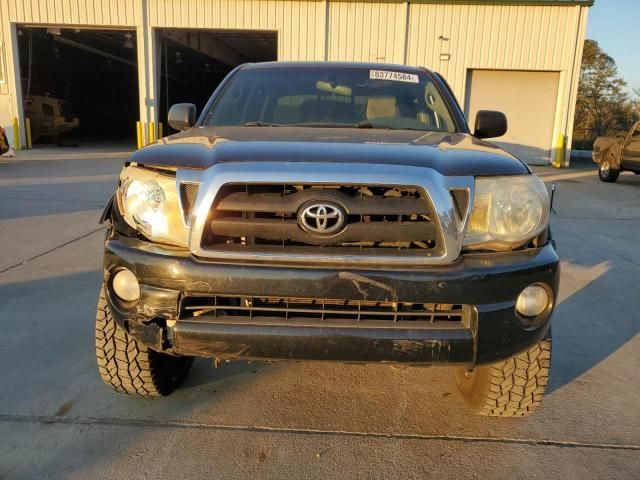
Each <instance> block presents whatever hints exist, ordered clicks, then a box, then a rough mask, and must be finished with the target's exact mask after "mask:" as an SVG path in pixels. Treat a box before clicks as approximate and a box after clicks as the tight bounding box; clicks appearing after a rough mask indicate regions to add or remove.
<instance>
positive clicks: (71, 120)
mask: <svg viewBox="0 0 640 480" xmlns="http://www.w3.org/2000/svg"><path fill="white" fill-rule="evenodd" d="M69 106H70V104H69V102H66V101H64V100H61V99H59V98H53V97H48V96H40V95H30V96H29V97H27V98H25V100H24V115H25V117H27V118H28V119H29V121H30V122H31V139H32V141H33V142H37V141H38V140H40V139H41V138H43V137H47V138H51V139H53V141H54V142H56V143H58V142H59V139H60V135H62V134H64V133H67V132H70V131H72V130H75V129H77V128H78V127H79V126H80V119H79V118H78V117H72V116H70V115H69V113H68V112H69Z"/></svg>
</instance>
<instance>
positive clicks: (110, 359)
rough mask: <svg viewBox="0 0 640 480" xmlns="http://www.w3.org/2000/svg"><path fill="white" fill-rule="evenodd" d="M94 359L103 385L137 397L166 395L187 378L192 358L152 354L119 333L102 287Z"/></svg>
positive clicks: (119, 329) (132, 339)
mask: <svg viewBox="0 0 640 480" xmlns="http://www.w3.org/2000/svg"><path fill="white" fill-rule="evenodd" d="M96 359H97V361H98V371H99V372H100V376H101V377H102V380H103V381H104V383H106V384H107V385H108V386H109V387H111V388H112V389H114V390H116V391H117V392H120V393H126V394H128V395H135V396H138V397H158V396H164V395H169V394H170V393H171V392H173V391H174V390H175V389H176V388H177V387H178V386H179V385H180V383H182V381H183V380H184V379H185V377H186V376H187V373H188V372H189V369H190V368H191V364H192V363H193V357H174V356H172V355H167V354H164V353H158V352H156V351H154V350H151V349H150V348H149V347H147V346H146V345H143V344H141V343H139V342H138V341H136V340H135V339H134V338H133V337H131V336H130V335H129V334H128V333H127V332H126V331H124V330H122V329H121V328H120V327H119V326H118V325H117V324H116V322H115V320H114V319H113V316H112V314H111V309H110V308H109V304H108V303H107V299H106V296H105V292H104V287H103V288H102V289H101V290H100V298H99V300H98V311H97V313H96Z"/></svg>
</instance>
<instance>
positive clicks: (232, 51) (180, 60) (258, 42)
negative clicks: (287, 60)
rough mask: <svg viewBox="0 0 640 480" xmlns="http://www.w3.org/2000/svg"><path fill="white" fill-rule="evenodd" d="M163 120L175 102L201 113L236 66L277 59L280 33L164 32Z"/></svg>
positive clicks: (161, 46) (161, 44) (161, 48)
mask: <svg viewBox="0 0 640 480" xmlns="http://www.w3.org/2000/svg"><path fill="white" fill-rule="evenodd" d="M158 39H159V42H158V51H159V55H160V70H161V75H160V78H161V82H160V85H159V88H160V92H159V100H160V104H159V109H160V110H159V111H160V119H161V121H162V122H163V123H164V124H165V125H166V118H167V111H168V109H169V107H170V106H171V105H173V104H174V103H180V102H188V103H194V104H195V105H196V107H197V109H198V114H199V113H200V112H201V111H202V108H203V107H204V105H205V104H206V103H207V100H208V99H209V97H210V96H211V94H212V93H213V91H214V90H215V88H216V87H217V86H218V84H219V83H220V81H221V80H222V79H223V78H224V77H225V76H226V75H227V74H228V73H229V72H230V71H231V70H233V69H234V68H235V67H236V66H238V65H240V64H242V63H247V62H266V61H272V60H276V59H277V56H278V37H277V32H270V31H256V30H250V31H248V30H195V29H189V30H186V29H163V30H160V31H159V35H158Z"/></svg>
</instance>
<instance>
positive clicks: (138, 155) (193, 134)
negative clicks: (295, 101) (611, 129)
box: [130, 127, 530, 175]
mask: <svg viewBox="0 0 640 480" xmlns="http://www.w3.org/2000/svg"><path fill="white" fill-rule="evenodd" d="M130 161H132V162H138V163H141V164H145V165H159V166H173V167H178V168H207V167H210V166H212V165H214V164H216V163H223V162H263V161H264V162H331V163H363V164H387V165H404V166H415V167H428V168H433V169H435V170H437V171H438V172H440V173H441V174H443V175H516V174H523V173H529V172H530V170H529V168H528V167H527V166H526V165H525V164H524V163H522V162H521V161H520V160H518V159H516V158H515V157H513V156H512V155H510V154H509V153H507V152H505V151H504V150H502V149H500V148H498V147H496V146H495V145H492V144H490V143H487V142H484V141H482V140H478V139H476V138H474V137H472V136H471V135H468V134H462V133H443V132H422V131H410V130H381V129H355V128H305V127H198V128H192V129H189V130H187V131H185V132H182V133H178V134H176V135H172V136H170V137H167V138H163V139H161V140H159V141H158V142H156V143H154V144H152V145H149V146H148V147H145V148H143V149H141V150H138V151H136V152H135V153H133V155H132V156H131V159H130Z"/></svg>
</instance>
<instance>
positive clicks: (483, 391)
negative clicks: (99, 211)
mask: <svg viewBox="0 0 640 480" xmlns="http://www.w3.org/2000/svg"><path fill="white" fill-rule="evenodd" d="M550 366H551V333H550V332H549V333H548V334H547V336H546V337H545V338H543V339H542V340H541V341H540V342H539V343H537V344H536V345H534V346H533V347H531V348H530V349H529V350H527V351H526V352H523V353H520V354H518V355H516V356H515V357H512V358H509V359H507V360H504V361H502V362H498V363H495V364H492V365H485V366H482V367H478V368H475V369H474V370H464V369H460V370H459V371H458V373H457V378H456V380H457V383H458V388H459V389H460V392H461V393H462V396H463V397H464V399H465V401H466V402H467V404H468V405H469V407H470V408H471V410H473V411H474V412H475V413H477V414H479V415H485V416H490V417H524V416H526V415H529V414H531V413H532V412H533V411H534V410H536V409H537V408H538V407H539V406H540V404H541V403H542V397H543V396H544V392H545V390H546V388H547V382H548V380H549V368H550Z"/></svg>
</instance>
